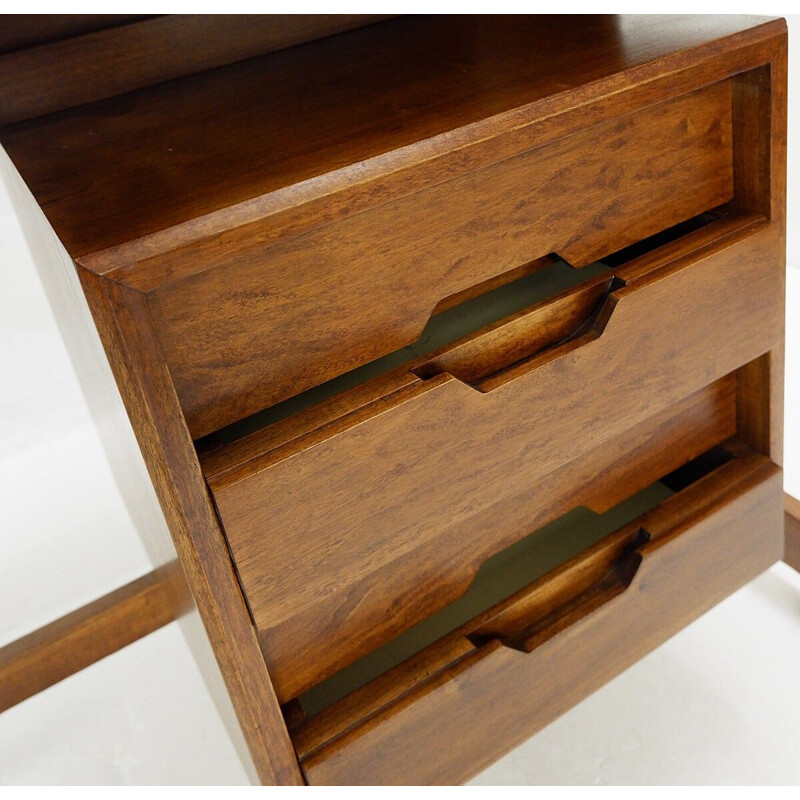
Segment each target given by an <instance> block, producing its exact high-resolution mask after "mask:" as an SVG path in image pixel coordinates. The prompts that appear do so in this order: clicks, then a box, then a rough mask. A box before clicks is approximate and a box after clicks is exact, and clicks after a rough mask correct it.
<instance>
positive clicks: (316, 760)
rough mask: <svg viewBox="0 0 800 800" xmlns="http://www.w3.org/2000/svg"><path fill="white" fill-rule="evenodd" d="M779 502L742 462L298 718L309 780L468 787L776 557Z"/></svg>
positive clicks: (775, 482) (760, 461) (767, 479)
mask: <svg viewBox="0 0 800 800" xmlns="http://www.w3.org/2000/svg"><path fill="white" fill-rule="evenodd" d="M732 446H733V447H734V448H736V449H740V448H738V445H737V444H736V443H734V444H733V445H732ZM745 450H746V448H745ZM740 452H741V449H740ZM781 497H782V475H781V471H780V469H779V468H778V467H776V466H775V465H774V464H772V463H771V462H770V460H769V459H768V458H765V457H764V456H760V455H756V454H753V453H746V452H744V453H742V454H741V455H740V456H738V457H737V458H735V459H734V460H733V461H730V462H728V463H726V464H724V465H722V466H721V467H719V468H717V469H716V470H714V471H713V472H711V473H710V474H709V475H707V476H705V477H703V478H701V479H700V480H699V481H698V482H696V483H694V484H692V485H690V486H689V487H687V488H685V489H683V490H682V491H680V492H678V493H677V494H675V495H673V496H672V497H670V498H669V499H668V500H666V501H664V502H663V503H661V504H660V505H659V506H658V507H656V508H655V509H654V510H653V511H650V512H648V513H646V514H645V515H644V516H642V517H641V518H639V519H638V520H636V521H635V522H633V523H631V524H630V525H628V526H626V527H624V528H622V529H620V530H619V531H617V532H616V533H614V534H612V535H611V536H609V537H607V538H606V539H604V540H603V541H601V542H600V543H598V544H597V545H596V546H595V547H593V548H591V549H590V550H588V551H586V552H585V553H582V554H580V555H578V556H576V557H575V558H574V559H572V560H571V561H570V562H568V563H567V564H565V565H564V566H563V567H560V568H558V569H556V570H554V571H553V572H552V573H550V574H548V575H546V576H544V577H543V578H541V579H540V580H539V581H536V582H535V583H534V584H532V585H531V586H530V587H528V588H526V589H523V590H521V591H520V592H518V593H517V594H516V595H514V596H512V597H511V598H509V600H507V601H505V602H503V603H501V604H499V605H498V606H496V607H494V608H492V609H489V610H488V611H486V612H485V613H484V614H482V615H480V616H479V617H478V618H476V619H475V620H473V621H471V622H469V623H467V624H466V625H464V626H463V627H462V628H461V629H459V630H456V631H455V632H454V633H453V634H451V635H449V636H447V637H445V638H444V639H442V640H440V641H439V642H437V643H435V644H434V645H431V646H430V647H429V648H427V650H426V651H423V652H422V653H420V654H418V655H417V656H415V657H413V658H412V659H410V660H409V661H408V662H405V663H403V664H401V665H399V666H398V667H396V668H395V669H394V670H392V671H391V672H390V673H387V674H386V675H384V676H381V677H380V678H377V679H375V680H374V681H372V682H371V683H370V684H367V685H366V686H365V687H363V688H362V689H360V690H357V691H356V692H355V693H354V694H353V695H351V696H348V697H346V698H345V699H344V700H342V701H339V703H336V704H334V705H333V706H330V707H329V708H327V709H325V710H324V711H322V712H321V713H320V714H319V715H318V716H316V717H312V718H311V719H310V720H308V721H305V722H302V723H300V724H299V725H298V726H297V728H296V730H295V731H294V737H293V738H294V741H295V745H296V747H297V748H298V753H299V755H300V761H301V764H302V766H303V770H304V772H305V775H306V778H307V779H308V781H309V782H310V783H321V784H336V783H344V782H347V783H352V784H370V785H371V784H387V783H388V784H397V783H399V784H430V783H437V784H439V783H442V784H449V783H459V782H462V781H464V780H467V779H469V778H470V777H472V776H473V775H474V774H475V773H477V772H478V771H480V770H481V769H483V768H485V767H487V766H489V765H490V764H491V763H492V762H493V761H494V760H496V759H497V758H498V757H499V756H501V755H503V754H504V753H505V752H506V751H507V750H508V749H509V747H513V746H514V745H516V744H518V743H521V742H522V741H524V740H525V739H527V738H528V737H529V736H531V735H532V734H533V733H535V732H536V731H537V730H539V729H541V728H542V727H543V726H544V725H546V724H548V723H549V722H551V721H552V720H554V719H555V718H556V717H558V716H559V715H560V714H562V713H563V712H564V711H566V710H567V709H569V708H570V707H571V706H572V705H574V703H575V702H577V701H578V700H580V699H582V698H584V697H586V696H587V695H588V694H590V693H591V692H593V691H595V690H596V689H598V688H599V687H600V686H602V685H603V684H604V683H606V682H607V681H608V680H610V679H611V678H613V677H614V676H616V675H617V674H619V673H620V672H621V671H623V670H624V669H626V668H627V667H628V666H630V665H631V664H632V663H634V662H635V661H636V660H638V659H639V658H641V657H642V656H644V655H645V654H646V653H648V652H649V651H650V650H652V649H653V648H654V647H656V646H658V645H659V644H661V643H662V642H663V641H665V640H666V639H667V638H669V637H670V636H672V635H673V634H674V633H676V632H677V631H679V630H680V629H681V628H683V627H685V626H686V625H688V624H689V623H690V622H691V621H692V620H694V619H695V618H696V617H698V616H700V615H701V614H702V613H704V612H705V611H707V610H708V609H709V608H711V607H712V606H713V605H715V604H716V603H717V602H719V601H720V600H721V599H723V598H724V597H726V596H727V595H728V594H730V593H731V592H732V591H735V590H736V589H738V588H739V587H740V586H742V585H743V584H744V583H746V582H747V581H749V580H751V579H752V578H754V577H756V576H757V575H758V574H760V573H761V572H762V571H763V570H765V569H766V568H767V567H769V566H770V565H771V564H772V563H774V562H775V561H776V560H778V559H779V558H780V557H781V554H782V552H783V526H782V515H783V509H782V505H781V502H780V501H781ZM465 640H469V641H470V643H471V644H467V643H466V642H465ZM475 719H479V720H481V724H480V725H477V726H475V725H471V724H470V720H475ZM487 727H489V728H490V729H491V730H493V731H502V735H501V736H496V737H495V736H492V737H487V736H485V735H484V731H485V730H486V728H487ZM386 753H391V754H392V756H391V758H386V757H385V754H386Z"/></svg>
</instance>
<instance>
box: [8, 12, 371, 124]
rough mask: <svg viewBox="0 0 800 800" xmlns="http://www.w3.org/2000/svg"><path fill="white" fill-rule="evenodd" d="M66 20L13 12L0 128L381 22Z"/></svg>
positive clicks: (312, 18)
mask: <svg viewBox="0 0 800 800" xmlns="http://www.w3.org/2000/svg"><path fill="white" fill-rule="evenodd" d="M64 16H65V17H66V19H60V20H59V18H58V17H56V16H53V17H50V18H48V17H44V19H42V18H41V17H30V16H29V17H27V18H26V17H25V16H23V15H19V16H18V17H17V18H16V20H15V21H14V22H13V24H12V25H11V26H9V27H10V30H7V31H5V32H4V33H0V97H2V98H3V103H2V104H1V105H0V125H9V124H12V123H16V122H21V121H23V120H27V119H30V118H32V117H39V116H42V115H45V114H51V113H53V112H57V111H64V110H65V109H70V108H73V107H75V106H81V105H84V104H87V103H94V102H96V101H98V100H104V99H106V98H109V97H115V96H117V95H121V94H124V93H127V92H131V91H133V90H135V89H141V88H143V87H146V86H151V85H153V84H158V83H162V82H164V81H171V80H173V79H175V78H182V77H184V76H186V75H192V74H193V73H195V72H200V71H202V70H209V69H214V68H215V67H221V66H224V65H226V64H232V63H234V62H237V61H243V60H245V59H248V58H254V57H256V56H261V55H264V54H265V53H269V52H272V51H274V50H280V49H283V48H285V47H291V46H292V45H297V44H300V43H302V42H307V41H310V40H312V39H317V38H319V37H322V36H329V35H331V34H334V33H340V32H342V31H346V30H350V29H352V28H355V27H358V26H360V25H365V24H369V23H371V22H375V21H378V20H381V19H385V18H386V17H385V16H380V15H374V14H373V15H368V14H306V15H303V14H257V15H251V14H239V15H237V14H223V15H218V16H215V15H211V14H207V15H202V14H201V15H184V14H171V15H168V16H157V17H151V18H146V17H144V18H141V17H140V18H137V17H136V16H131V15H128V18H126V17H125V16H119V17H117V18H115V16H114V15H95V17H94V19H86V18H84V19H83V20H82V19H81V16H80V15H72V16H71V17H70V15H64ZM0 24H2V25H4V26H5V24H6V23H5V22H4V21H0ZM4 45H5V47H4ZM3 50H6V51H8V50H12V52H5V53H4V52H3Z"/></svg>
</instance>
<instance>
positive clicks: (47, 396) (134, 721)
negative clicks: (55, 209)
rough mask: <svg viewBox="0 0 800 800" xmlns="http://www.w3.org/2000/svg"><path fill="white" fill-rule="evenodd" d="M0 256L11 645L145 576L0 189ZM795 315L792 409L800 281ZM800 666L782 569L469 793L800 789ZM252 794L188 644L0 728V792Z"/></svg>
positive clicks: (795, 473)
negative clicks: (517, 788)
mask: <svg viewBox="0 0 800 800" xmlns="http://www.w3.org/2000/svg"><path fill="white" fill-rule="evenodd" d="M0 242H1V243H2V247H0V285H2V287H3V291H2V292H0V337H2V342H3V347H2V348H0V493H2V496H0V509H2V524H1V525H0V531H2V534H0V536H1V537H2V538H0V645H2V644H4V643H6V642H8V641H11V640H13V639H15V638H17V637H18V636H20V635H22V634H23V633H25V632H27V631H29V630H31V629H33V628H35V627H37V626H39V625H41V624H43V623H45V622H47V621H49V620H51V619H53V618H55V617H57V616H60V615H61V614H63V613H65V612H66V611H68V610H70V609H72V608H74V607H76V606H79V605H81V604H82V603H84V602H87V601H89V600H91V599H93V598H94V597H96V596H98V595H100V594H102V593H104V592H106V591H109V590H110V589H112V588H114V587H115V586H118V585H120V584H121V583H123V582H126V581H128V580H131V579H132V578H134V577H136V576H137V575H139V574H142V573H144V572H146V571H147V570H148V568H149V567H148V562H147V559H146V557H145V555H144V552H143V551H142V548H141V546H140V545H139V543H138V539H137V536H136V532H135V531H134V529H133V526H132V524H131V522H130V520H129V519H128V518H127V515H126V512H125V509H124V506H123V504H122V501H121V499H120V497H119V495H118V493H117V490H116V488H115V486H114V484H113V481H112V480H111V477H110V475H109V473H108V469H107V466H106V462H105V457H104V455H103V452H102V450H101V448H100V444H99V440H98V438H97V435H96V433H95V431H94V428H93V427H92V423H91V420H90V418H89V415H88V411H87V409H86V407H85V404H84V402H83V400H82V397H81V395H80V392H79V389H78V386H77V384H76V382H75V379H74V376H73V373H72V370H71V367H70V365H69V363H68V360H67V357H66V353H65V350H64V347H63V344H62V343H61V340H60V337H59V334H58V331H57V329H56V327H55V323H54V321H53V319H52V316H51V315H50V312H49V309H48V307H47V305H46V301H45V299H44V295H43V292H42V289H41V286H40V285H39V284H38V280H37V278H36V276H35V273H34V271H33V268H32V265H31V264H30V261H29V257H28V255H27V250H26V248H25V246H24V243H23V242H22V239H21V236H20V234H19V231H18V229H17V226H16V222H15V220H14V218H13V217H12V215H11V211H10V208H9V205H8V201H7V198H6V197H5V194H4V190H3V189H2V188H0ZM789 297H790V303H789V307H790V308H791V309H794V314H793V315H792V314H790V315H789V319H788V326H789V327H788V335H787V342H788V363H789V376H790V380H788V381H787V409H790V410H791V409H796V408H797V407H798V405H797V402H798V399H800V348H798V346H797V342H799V341H800V317H798V314H797V309H799V308H800V270H796V269H791V270H790V273H789ZM786 428H787V442H788V447H787V459H786V467H787V488H788V489H789V490H791V491H793V492H794V493H796V494H798V495H800V415H797V414H794V415H793V414H792V413H791V412H790V413H788V414H787V426H786ZM799 664H800V575H798V574H796V573H794V572H792V571H791V570H790V569H789V568H787V567H785V566H784V565H778V566H776V567H774V568H773V569H772V570H770V571H769V572H768V573H766V574H764V575H763V576H762V577H760V578H759V579H758V580H757V581H755V582H754V583H752V584H751V585H749V586H747V587H746V588H744V589H742V590H741V591H740V592H738V593H737V594H735V595H734V596H732V597H731V598H729V599H728V600H726V601H725V602H724V603H722V604H721V605H720V606H718V607H717V608H716V609H714V610H713V611H712V612H710V613H709V614H707V615H706V616H705V617H703V618H702V619H701V620H699V621H698V622H696V623H695V624H694V625H692V626H690V627H689V628H688V629H686V630H684V631H683V632H682V633H681V634H679V635H678V636H676V637H675V638H674V639H672V640H671V641H670V642H668V643H667V644H666V645H664V646H663V647H661V648H660V649H659V650H657V651H656V652H654V653H652V654H651V655H650V656H649V657H648V658H646V659H644V660H643V661H641V662H640V663H639V664H637V665H636V666H635V667H633V668H632V669H630V670H629V671H628V672H627V673H625V674H624V675H621V676H620V677H618V678H617V679H616V680H615V681H613V682H612V683H611V684H609V685H608V686H607V687H605V688H604V689H603V690H601V691H600V692H598V693H597V694H595V695H594V696H593V697H591V698H589V699H588V700H586V701H585V702H584V703H582V704H581V705H579V706H578V707H576V708H575V709H573V710H572V711H571V712H570V713H568V714H567V715H565V716H564V717H562V718H561V719H560V720H558V721H557V722H556V723H554V724H553V725H551V726H550V727H549V728H548V729H547V730H545V731H544V732H542V733H541V734H540V735H538V736H536V737H535V738H534V739H532V740H531V741H529V742H528V743H527V744H525V745H523V746H522V747H520V748H519V749H518V750H516V751H515V752H513V753H511V754H510V755H509V756H507V757H506V758H505V759H503V760H502V761H501V762H499V763H498V764H496V765H495V766H493V767H492V768H491V769H490V770H488V771H487V772H485V773H484V774H483V775H481V776H479V778H478V779H477V780H476V781H475V782H476V783H482V784H489V783H491V784H510V783H521V784H594V783H597V784H682V783H704V784H717V783H723V784H748V783H779V784H798V783H800V669H799V668H798V665H799ZM487 735H491V731H487ZM244 781H245V775H244V771H243V769H242V767H241V765H240V764H239V763H238V761H237V758H236V755H235V753H234V751H233V748H232V746H231V744H230V742H229V741H228V738H227V736H226V734H225V731H224V729H223V727H222V724H221V722H220V720H219V719H218V717H217V714H216V711H215V709H214V707H213V705H212V703H211V701H210V699H209V698H208V696H207V694H206V692H205V689H204V686H203V684H202V682H201V680H200V677H199V675H198V674H197V670H196V668H195V667H194V664H193V662H192V660H191V657H190V655H189V653H188V650H187V648H186V645H185V644H184V642H183V640H182V638H181V634H180V632H179V630H178V629H177V627H176V626H174V625H172V626H169V627H167V628H164V629H162V630H161V631H159V632H157V633H155V634H153V635H151V636H149V637H147V638H146V639H144V640H142V641H140V642H138V643H136V644H134V645H132V646H131V647H129V648H127V649H125V650H123V651H121V652H119V653H117V654H115V655H113V656H111V657H110V658H108V659H106V660H104V661H102V662H100V663H98V664H96V665H94V666H93V667H91V668H90V669H88V670H85V671H84V672H82V673H80V674H78V675H75V676H73V677H72V678H69V679H68V680H66V681H64V682H63V683H61V684H59V685H57V686H55V687H52V688H51V689H49V690H48V691H46V692H44V693H42V694H41V695H38V696H36V697H34V698H32V699H30V700H28V701H26V702H25V703H22V704H21V705H19V706H17V707H16V708H14V709H12V710H10V711H8V712H6V713H5V714H2V715H0V783H2V784H29V783H50V784H144V783H148V784H152V783H191V784H198V783H218V784H233V783H242V782H244Z"/></svg>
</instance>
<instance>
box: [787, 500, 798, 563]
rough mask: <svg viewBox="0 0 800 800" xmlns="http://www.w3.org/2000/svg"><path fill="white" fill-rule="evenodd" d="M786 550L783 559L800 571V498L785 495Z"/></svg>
mask: <svg viewBox="0 0 800 800" xmlns="http://www.w3.org/2000/svg"><path fill="white" fill-rule="evenodd" d="M784 501H785V502H784V508H785V511H786V515H785V519H786V550H785V552H784V554H783V560H784V561H785V562H786V563H787V564H789V565H790V566H792V567H794V568H795V569H796V570H797V571H798V572H800V500H797V499H796V498H794V497H792V496H791V495H788V494H787V495H784Z"/></svg>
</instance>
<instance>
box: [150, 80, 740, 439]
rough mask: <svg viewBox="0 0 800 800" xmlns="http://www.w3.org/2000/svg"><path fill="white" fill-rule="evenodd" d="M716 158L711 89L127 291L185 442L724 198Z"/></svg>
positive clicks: (156, 264)
mask: <svg viewBox="0 0 800 800" xmlns="http://www.w3.org/2000/svg"><path fill="white" fill-rule="evenodd" d="M732 149H733V145H732V133H731V85H730V82H729V81H726V82H722V83H718V84H715V85H713V86H710V87H707V88H705V89H702V90H699V91H696V92H694V93H692V94H688V95H685V96H682V97H679V98H677V99H673V100H670V101H668V102H663V103H660V104H658V105H655V106H651V107H647V108H643V109H641V110H639V111H637V112H635V113H631V114H628V115H626V116H622V117H619V118H617V119H613V120H612V121H609V122H604V123H602V124H599V125H596V126H594V127H590V128H588V129H584V130H583V131H581V132H580V133H576V134H574V135H572V136H568V137H566V138H562V139H558V140H556V141H553V142H551V143H549V144H546V145H544V146H541V147H538V148H535V149H530V150H527V151H525V152H520V153H518V154H516V155H514V156H513V157H509V158H505V159H504V160H500V161H498V162H496V163H492V164H490V165H488V166H483V167H482V168H480V169H474V170H471V171H464V170H461V171H460V173H459V172H458V171H456V172H455V173H454V174H455V177H454V176H453V174H448V172H447V171H442V169H441V167H440V166H437V165H436V163H434V162H431V164H430V166H429V167H427V170H428V174H426V175H425V176H423V177H421V178H420V179H419V183H420V184H421V185H422V186H423V188H421V189H420V190H419V191H414V192H411V193H408V192H406V193H405V194H404V195H403V196H400V197H395V198H392V197H388V198H387V199H386V201H385V202H382V203H377V204H375V205H374V206H373V207H371V208H369V209H368V210H364V211H361V212H360V213H355V214H349V215H344V216H341V217H340V218H339V219H337V220H336V221H334V222H331V223H330V224H321V225H319V226H317V227H314V228H312V229H306V230H305V231H303V232H300V233H298V234H297V235H295V236H292V237H288V238H283V239H281V240H279V241H270V234H269V232H268V229H267V228H266V226H265V224H264V223H261V222H256V223H253V224H251V225H249V226H245V227H244V228H238V229H236V230H235V231H234V232H229V233H222V234H220V235H219V236H218V237H215V238H214V239H213V241H211V242H208V241H204V242H203V243H202V244H201V245H198V246H191V245H189V246H186V247H182V248H179V249H178V250H175V251H173V252H170V253H167V254H165V255H159V256H153V257H152V258H149V259H148V258H143V259H142V261H141V262H140V269H141V270H142V274H148V275H153V274H160V275H161V276H162V277H161V280H162V281H163V282H162V284H161V285H159V286H157V287H156V288H153V287H152V286H150V285H143V286H141V287H137V288H142V289H144V290H147V291H149V297H150V309H151V314H152V318H153V321H154V324H155V326H156V329H157V331H158V334H159V337H160V339H161V343H162V346H163V350H164V354H165V356H166V358H167V361H168V363H169V365H170V371H171V374H172V376H173V379H174V382H175V386H176V389H177V392H178V396H179V398H180V400H181V403H182V405H183V407H184V410H185V413H186V417H187V420H188V423H189V428H190V430H191V432H192V434H193V436H194V437H195V438H197V437H199V436H202V435H204V434H207V433H209V432H210V431H213V430H216V429H218V428H220V427H222V426H224V425H226V424H229V423H231V422H233V421H235V420H238V419H241V418H242V417H245V416H247V415H248V414H252V413H254V412H256V411H258V410H259V409H261V408H264V407H266V406H269V405H272V404H274V403H277V402H279V401H281V400H284V399H285V398H287V397H289V396H292V395H295V394H297V393H299V392H302V391H304V390H306V389H308V388H309V387H312V386H314V385H317V384H320V383H323V382H324V381H326V380H328V379H330V378H332V377H334V376H335V375H338V374H341V373H344V372H346V371H348V370H350V369H353V368H354V367H356V366H358V365H360V364H363V363H365V362H368V361H370V360H372V359H375V358H377V357H378V356H381V355H383V354H385V353H388V352H391V351H393V350H396V349H398V348H400V347H402V346H404V345H407V344H409V343H411V342H413V341H414V340H415V339H416V338H417V337H418V336H419V334H420V332H421V331H422V329H423V327H424V326H425V324H426V322H427V321H428V319H429V318H430V316H431V314H432V313H433V311H434V309H435V308H436V307H437V305H438V304H440V303H441V302H442V301H443V300H446V299H447V298H449V297H451V296H453V295H457V294H458V293H460V292H462V291H465V290H468V289H470V288H471V287H473V286H475V285H477V284H481V283H483V282H485V281H488V280H491V279H493V278H496V277H497V276H500V275H502V274H503V273H506V272H509V271H511V270H513V269H515V268H518V267H521V266H523V265H525V264H527V263H529V262H531V261H533V260H535V259H537V258H539V257H542V256H545V255H547V254H549V253H551V252H557V253H559V254H560V255H561V256H562V257H563V258H564V259H565V260H566V261H568V262H570V263H571V264H573V265H574V266H578V267H579V266H583V265H586V264H588V263H590V262H592V261H594V260H596V259H597V258H599V257H601V256H603V255H606V254H608V253H611V252H614V251H616V250H619V249H621V248H622V247H625V246H626V245H628V244H631V243H633V242H635V241H638V240H640V239H642V238H644V237H646V236H648V235H650V234H652V233H654V232H656V231H659V230H663V229H665V228H667V227H669V226H671V225H673V224H675V223H677V222H679V221H682V220H685V219H687V218H689V217H692V216H694V215H696V214H698V213H700V212H703V211H706V210H708V209H710V208H712V207H714V206H717V205H720V204H722V203H724V202H726V201H728V200H729V199H730V198H731V197H732V195H733V168H732V161H733V160H732ZM423 171H424V170H423ZM187 272H188V273H190V274H188V275H187ZM181 276H183V277H181ZM150 280H152V278H150ZM134 283H135V281H134ZM150 290H152V291H150Z"/></svg>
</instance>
